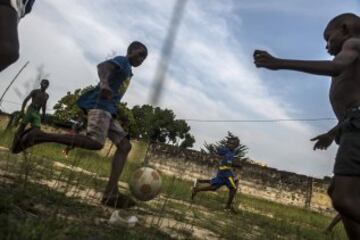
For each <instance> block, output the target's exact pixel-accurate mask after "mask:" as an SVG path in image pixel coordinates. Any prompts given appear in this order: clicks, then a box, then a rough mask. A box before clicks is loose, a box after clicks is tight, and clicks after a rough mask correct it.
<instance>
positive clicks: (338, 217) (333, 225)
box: [324, 214, 341, 233]
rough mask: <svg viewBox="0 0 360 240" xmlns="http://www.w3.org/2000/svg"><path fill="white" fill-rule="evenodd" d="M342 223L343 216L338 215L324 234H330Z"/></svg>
mask: <svg viewBox="0 0 360 240" xmlns="http://www.w3.org/2000/svg"><path fill="white" fill-rule="evenodd" d="M340 221H341V215H340V214H337V215H336V216H335V217H334V218H333V220H332V221H331V223H330V224H329V226H327V228H326V229H325V231H324V233H330V232H331V231H332V230H333V228H334V227H335V226H336V224H338V223H339V222H340Z"/></svg>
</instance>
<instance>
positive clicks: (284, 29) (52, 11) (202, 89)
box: [0, 0, 360, 177]
mask: <svg viewBox="0 0 360 240" xmlns="http://www.w3.org/2000/svg"><path fill="white" fill-rule="evenodd" d="M174 3H175V1H174V0H157V1H146V0H116V1H115V0H102V1H87V0H77V1H74V0H61V1H52V0H42V1H37V2H36V3H35V5H34V10H33V12H32V13H31V14H30V15H28V16H26V17H25V18H24V19H23V20H22V21H21V22H20V26H19V34H20V41H21V58H20V60H19V61H18V62H17V63H16V64H14V65H13V66H11V67H10V68H9V69H7V70H6V71H4V72H2V73H1V75H0V78H1V82H0V88H5V86H6V84H7V83H9V81H10V79H11V77H12V76H13V75H14V74H15V72H16V71H17V70H18V69H19V68H20V67H21V65H22V64H24V63H25V61H26V60H29V61H30V67H29V68H27V69H26V70H25V72H24V73H23V74H22V75H21V77H20V78H19V80H18V82H17V83H16V84H15V85H14V88H13V89H12V90H11V91H10V92H9V94H8V95H7V96H6V99H7V100H9V101H11V102H5V103H4V104H3V108H4V109H5V110H7V111H13V110H15V109H18V108H19V107H20V106H19V105H17V104H15V103H21V101H22V97H23V96H22V95H24V94H25V93H27V92H28V91H29V90H30V88H31V87H32V86H33V82H32V81H33V80H32V79H33V78H34V76H35V74H36V68H37V67H38V66H39V65H41V64H43V65H44V66H45V71H46V72H48V73H49V74H50V76H49V79H50V81H51V85H50V88H49V93H50V96H51V97H50V104H49V105H50V106H52V105H53V104H55V103H56V101H57V100H58V99H59V98H61V97H62V96H63V95H64V94H65V93H66V92H67V91H72V90H74V89H75V88H80V87H85V86H87V85H89V84H96V83H97V81H98V79H97V74H96V68H95V66H96V64H97V63H99V62H101V61H103V60H104V59H105V58H107V57H108V56H109V55H111V54H113V53H114V52H116V53H117V54H120V55H121V54H123V53H124V52H125V50H126V47H127V44H128V43H129V42H131V41H132V40H140V41H143V42H144V43H146V44H147V46H148V48H149V57H148V59H147V60H146V62H145V63H144V65H143V66H141V67H139V68H137V69H134V74H135V76H134V78H133V81H132V83H131V85H130V88H129V90H128V92H127V93H126V96H125V98H124V101H126V102H128V104H129V105H130V106H133V105H135V104H145V103H148V100H149V95H150V91H151V84H152V80H153V77H154V73H155V69H156V66H157V62H158V60H159V53H160V49H161V46H162V43H163V40H164V38H165V34H166V30H167V27H168V24H169V21H170V15H171V11H172V8H173V5H174ZM359 10H360V3H358V2H356V1H355V0H349V1H335V0H317V1H310V0H293V1H286V0H272V1H267V0H262V1H260V0H257V1H254V0H247V1H245V0H242V1H240V0H222V1H218V0H189V2H188V4H187V6H186V12H185V15H184V18H183V21H182V24H181V27H180V30H179V35H178V38H177V41H176V44H175V49H174V54H173V57H172V60H171V62H170V68H169V73H168V75H167V79H166V85H165V91H164V94H163V96H162V99H161V102H160V106H162V107H167V108H170V109H172V110H174V112H175V114H176V115H177V117H178V118H197V119H274V118H311V117H333V116H334V115H333V113H332V110H331V107H330V104H329V102H328V89H329V85H330V81H329V79H327V78H325V77H317V76H311V75H306V74H301V73H295V72H289V71H276V72H270V71H267V70H263V69H256V68H255V67H254V66H253V63H252V52H253V50H254V49H266V50H268V51H269V52H271V53H273V54H274V55H275V56H279V57H284V58H300V59H301V58H303V59H330V56H328V55H326V51H325V49H324V47H325V42H324V40H323V37H322V32H323V29H324V27H325V26H326V24H327V22H328V21H329V20H330V19H331V18H332V17H334V16H336V15H337V14H340V13H344V12H354V13H356V12H359ZM12 102H15V103H12ZM335 123H336V122H335V121H325V122H316V123H311V122H310V123H304V122H286V123H193V122H189V124H190V125H191V128H192V130H191V131H192V133H193V134H194V136H195V138H196V141H197V142H196V146H195V148H197V149H198V148H200V147H201V146H202V145H203V143H204V141H206V142H214V141H217V140H219V139H221V138H222V137H223V136H224V135H226V132H227V131H232V132H233V133H235V134H236V135H238V136H240V138H241V140H242V142H243V143H244V144H246V145H247V146H248V147H249V157H250V158H252V159H254V160H258V161H261V162H264V163H266V164H268V165H269V166H272V167H276V168H278V169H282V170H288V171H294V172H297V173H302V174H307V175H312V176H319V177H321V176H324V175H331V171H332V165H333V162H334V156H335V152H336V146H332V147H331V148H330V149H329V150H328V151H326V152H325V151H323V152H314V151H312V143H311V142H310V141H309V139H310V138H312V137H314V136H316V135H317V134H319V133H322V132H324V131H326V130H328V129H329V128H330V127H331V126H333V125H334V124H335Z"/></svg>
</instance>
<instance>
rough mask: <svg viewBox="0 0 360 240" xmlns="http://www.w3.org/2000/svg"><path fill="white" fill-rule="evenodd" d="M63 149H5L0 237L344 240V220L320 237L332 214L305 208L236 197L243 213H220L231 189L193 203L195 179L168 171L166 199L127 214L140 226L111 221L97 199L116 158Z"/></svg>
mask: <svg viewBox="0 0 360 240" xmlns="http://www.w3.org/2000/svg"><path fill="white" fill-rule="evenodd" d="M12 134H13V132H12V131H8V132H2V133H0V135H1V136H2V137H1V139H0V145H2V146H9V144H10V143H11V140H12ZM62 150H63V147H61V146H59V145H55V144H46V145H41V146H37V147H35V148H34V149H32V150H31V151H29V154H27V157H26V158H25V157H24V156H23V155H12V154H9V153H8V152H7V151H0V196H1V198H0V239H25V240H26V239H61V240H62V239H75V240H76V239H86V240H87V239H97V240H102V239H120V238H121V239H172V238H182V239H206V238H207V239H219V238H222V239H249V240H252V239H259V240H260V239H261V240H263V239H309V240H310V239H311V240H316V239H346V237H345V233H344V230H343V227H342V225H341V224H339V225H338V226H337V227H336V228H335V231H334V232H333V234H332V235H330V236H325V235H324V234H322V230H323V229H324V228H325V227H326V226H327V224H328V223H329V222H330V221H331V218H329V217H328V216H324V215H322V214H319V213H315V212H312V211H308V210H306V209H302V208H297V207H290V206H284V205H281V204H277V203H274V202H270V201H266V200H263V199H258V198H254V197H251V196H247V195H243V194H238V195H237V198H236V201H235V205H236V206H239V209H238V212H239V213H238V214H237V215H230V214H228V213H226V212H224V211H223V207H224V205H225V202H226V200H227V192H226V191H219V192H217V193H199V194H198V195H197V197H196V199H195V201H194V202H191V201H189V200H190V189H191V183H190V182H187V181H184V180H182V179H181V178H177V177H170V176H162V180H163V192H162V194H161V196H159V197H158V198H156V199H154V200H153V201H149V202H138V206H137V207H136V208H135V209H132V210H126V211H125V212H124V214H128V215H129V214H130V215H131V214H135V215H137V216H138V218H139V219H140V222H139V224H138V225H137V226H136V227H135V228H124V227H120V226H113V225H110V224H108V223H107V221H106V220H107V219H109V217H110V215H111V213H112V211H113V209H111V208H107V207H104V206H102V205H100V204H99V200H100V198H101V192H102V191H103V189H104V187H105V184H106V181H107V177H108V174H109V171H110V166H111V159H109V158H107V157H104V155H103V154H101V153H100V152H91V151H84V150H74V151H73V152H72V153H71V154H70V157H69V158H68V159H66V158H65V156H64V155H63V154H62ZM145 151H146V144H144V143H141V142H140V143H139V142H137V143H135V144H134V148H133V151H132V153H131V155H130V157H129V159H128V163H127V165H126V167H125V169H124V173H123V174H122V176H121V180H122V181H124V182H127V180H128V179H129V177H130V176H131V173H132V172H133V171H134V170H135V169H136V168H138V167H140V166H141V165H142V160H143V158H144V156H145ZM121 186H122V188H121V190H122V191H123V192H124V193H128V191H127V189H126V186H125V185H123V184H122V185H121Z"/></svg>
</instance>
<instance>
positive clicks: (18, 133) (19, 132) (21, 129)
mask: <svg viewBox="0 0 360 240" xmlns="http://www.w3.org/2000/svg"><path fill="white" fill-rule="evenodd" d="M26 125H27V124H25V123H21V125H20V126H19V128H18V129H17V130H16V133H15V135H14V140H13V142H12V146H11V149H15V148H16V146H17V145H18V142H19V138H20V136H21V135H22V134H23V133H24V131H25V128H26Z"/></svg>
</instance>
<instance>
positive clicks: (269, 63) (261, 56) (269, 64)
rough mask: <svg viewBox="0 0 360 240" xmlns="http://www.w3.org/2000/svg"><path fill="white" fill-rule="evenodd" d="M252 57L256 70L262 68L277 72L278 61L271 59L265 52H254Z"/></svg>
mask: <svg viewBox="0 0 360 240" xmlns="http://www.w3.org/2000/svg"><path fill="white" fill-rule="evenodd" d="M253 57H254V63H255V65H256V67H258V68H260V67H263V68H267V69H271V70H278V69H279V68H280V60H279V59H278V58H275V57H273V56H272V55H271V54H269V53H268V52H267V51H263V50H255V51H254V54H253Z"/></svg>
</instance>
